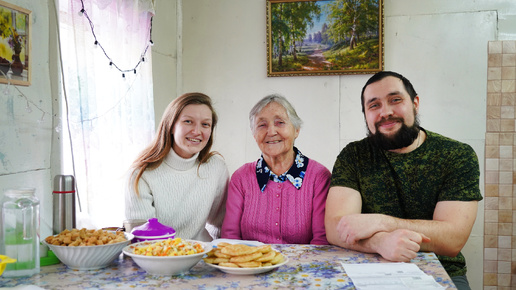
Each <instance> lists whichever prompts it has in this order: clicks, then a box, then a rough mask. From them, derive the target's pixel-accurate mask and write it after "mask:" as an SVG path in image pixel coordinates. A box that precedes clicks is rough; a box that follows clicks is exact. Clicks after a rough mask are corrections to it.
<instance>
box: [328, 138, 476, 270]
mask: <svg viewBox="0 0 516 290" xmlns="http://www.w3.org/2000/svg"><path fill="white" fill-rule="evenodd" d="M425 132H426V133H427V139H426V141H425V142H424V143H423V144H421V146H419V148H417V149H415V150H414V151H412V152H409V153H406V154H398V153H392V152H389V151H385V150H382V149H380V148H378V147H376V146H375V145H374V144H373V143H372V142H371V141H370V140H369V139H368V138H365V139H362V140H360V141H356V142H352V143H350V144H348V145H347V146H346V147H345V148H344V149H343V150H342V151H341V152H340V154H339V156H338V157H337V160H336V161H335V165H334V167H333V172H332V179H331V185H330V186H343V187H350V188H353V189H355V190H357V191H358V192H360V194H361V196H362V213H381V214H386V215H390V216H394V217H398V218H402V219H424V220H432V218H433V213H434V209H435V206H436V204H437V202H439V201H446V200H457V201H471V200H482V194H481V193H480V188H479V176H480V171H479V166H478V158H477V155H476V153H475V151H474V150H473V148H471V146H469V145H467V144H465V143H461V142H458V141H456V140H453V139H450V138H447V137H444V136H442V135H439V134H437V133H433V132H430V131H426V130H425ZM438 257H439V260H440V261H441V263H442V264H443V266H444V268H445V269H446V271H447V272H448V275H450V276H451V277H453V276H459V275H464V274H466V260H465V258H464V256H463V255H462V253H459V254H458V255H457V256H456V257H447V256H438Z"/></svg>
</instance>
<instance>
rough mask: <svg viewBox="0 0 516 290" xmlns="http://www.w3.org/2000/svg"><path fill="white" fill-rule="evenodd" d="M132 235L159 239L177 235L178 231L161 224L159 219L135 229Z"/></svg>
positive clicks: (149, 220)
mask: <svg viewBox="0 0 516 290" xmlns="http://www.w3.org/2000/svg"><path fill="white" fill-rule="evenodd" d="M131 234H133V235H135V236H139V237H157V236H165V235H175V234H176V230H174V229H173V228H171V227H169V226H166V225H164V224H161V223H160V222H158V219H157V218H150V219H148V221H147V222H146V223H144V224H143V225H141V226H137V227H135V228H134V229H133V230H132V231H131Z"/></svg>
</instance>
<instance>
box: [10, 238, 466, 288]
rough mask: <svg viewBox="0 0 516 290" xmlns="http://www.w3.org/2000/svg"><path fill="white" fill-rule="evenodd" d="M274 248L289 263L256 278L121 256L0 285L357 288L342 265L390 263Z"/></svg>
mask: <svg viewBox="0 0 516 290" xmlns="http://www.w3.org/2000/svg"><path fill="white" fill-rule="evenodd" d="M273 247H274V249H275V250H277V251H280V252H281V253H282V254H284V255H285V256H286V257H287V258H288V262H287V263H285V264H283V265H281V266H279V267H277V268H275V269H273V270H271V271H269V272H266V273H260V274H247V275H238V274H228V273H225V272H222V271H220V270H219V269H216V268H214V267H211V266H209V265H207V264H206V263H205V262H204V261H203V260H200V261H199V263H197V264H196V265H195V266H194V267H193V268H191V269H190V270H189V271H188V272H186V273H183V274H179V275H175V276H156V275H150V274H147V273H146V272H145V271H144V270H143V269H141V268H140V267H139V266H138V265H137V264H136V263H135V262H134V261H133V260H132V258H131V257H129V256H126V255H125V254H123V253H122V254H120V256H119V257H118V258H117V259H115V260H114V261H113V263H112V264H110V265H109V266H108V267H106V268H102V269H97V270H73V269H70V268H68V267H67V266H66V265H64V264H62V263H58V264H55V265H49V266H43V267H41V270H40V273H38V274H34V275H33V276H30V277H19V278H5V277H1V276H0V287H7V288H15V289H38V288H41V289H111V288H120V289H134V288H146V289H163V288H171V289H263V288H271V289H282V288H283V289H284V288H286V289H356V288H355V285H354V284H353V281H352V279H351V277H350V276H349V275H348V274H347V273H346V271H345V269H344V265H347V264H367V263H392V262H390V261H387V260H385V259H383V258H382V257H381V256H380V255H377V254H369V253H362V252H357V251H353V250H349V249H345V248H341V247H337V246H332V245H306V244H301V245H299V244H277V245H273ZM410 264H415V265H416V266H417V267H418V268H419V269H420V270H421V271H423V272H424V273H425V274H426V275H429V276H431V277H433V278H434V279H435V281H436V282H437V283H438V284H439V285H438V286H442V288H443V289H455V288H456V287H455V285H454V284H453V282H452V280H451V278H450V276H449V275H448V274H447V272H446V271H445V269H444V268H443V266H442V265H441V263H440V262H439V260H438V258H437V256H436V255H435V254H433V253H426V252H419V253H418V255H417V257H416V258H414V259H412V260H411V261H410Z"/></svg>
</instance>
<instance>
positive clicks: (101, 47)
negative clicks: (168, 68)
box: [79, 0, 154, 78]
mask: <svg viewBox="0 0 516 290" xmlns="http://www.w3.org/2000/svg"><path fill="white" fill-rule="evenodd" d="M79 15H81V16H84V17H86V19H87V20H88V22H89V24H90V28H91V33H92V35H93V38H94V39H95V42H94V45H95V46H96V47H100V49H101V50H102V52H103V53H104V55H105V56H106V58H107V59H108V60H109V66H110V67H115V68H116V69H117V70H118V71H120V72H121V73H122V77H123V78H125V74H126V73H127V72H134V74H136V69H137V68H138V66H140V64H141V63H142V62H145V55H146V54H147V51H148V50H149V47H151V46H153V45H154V42H153V41H152V18H153V17H151V19H150V29H149V43H148V44H147V46H145V49H144V50H143V52H142V54H141V56H140V59H139V61H138V63H136V65H135V66H134V68H132V69H121V68H120V67H119V66H118V65H116V64H115V63H114V62H113V60H112V59H111V57H109V55H108V54H107V52H106V50H105V49H104V47H103V46H102V44H101V43H100V42H99V41H98V39H97V35H96V34H95V29H94V25H93V22H92V21H91V19H90V17H89V16H88V13H87V11H86V9H85V8H84V2H83V0H81V10H80V11H79Z"/></svg>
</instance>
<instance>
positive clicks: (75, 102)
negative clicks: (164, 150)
mask: <svg viewBox="0 0 516 290" xmlns="http://www.w3.org/2000/svg"><path fill="white" fill-rule="evenodd" d="M153 7H154V3H153V1H152V0H84V1H80V0H59V42H60V48H61V61H62V74H63V78H62V89H63V90H62V94H61V95H62V97H63V106H62V111H63V112H62V114H61V116H62V117H61V123H60V124H59V125H58V127H57V128H56V129H57V130H58V131H60V132H61V133H62V139H63V146H64V148H65V149H64V150H63V153H62V158H63V162H62V164H63V168H64V169H63V171H66V172H63V173H61V174H74V175H75V178H76V183H77V190H78V196H79V200H80V209H79V207H77V209H76V212H77V216H78V220H77V227H79V228H82V227H87V228H92V227H94V228H101V227H117V226H122V222H123V213H124V197H123V188H124V185H125V184H124V183H125V182H126V181H125V180H124V175H125V173H126V171H127V169H128V167H129V166H130V164H131V162H132V161H133V160H134V158H135V157H136V155H137V153H138V152H139V151H140V150H142V149H143V147H144V146H146V145H147V144H148V143H149V142H150V140H151V139H152V137H153V135H154V108H153V98H152V92H153V91H152V66H151V60H152V59H151V48H150V44H151V17H152V16H153V13H154V10H153ZM82 9H84V13H81V12H80V11H81V10H82ZM88 17H89V19H90V20H91V23H90V21H89V20H88ZM122 74H124V75H125V77H122ZM66 104H67V108H66ZM68 132H69V136H68ZM67 146H68V147H69V148H66V147H67ZM67 166H68V168H67ZM77 204H78V203H77ZM78 206H79V204H78Z"/></svg>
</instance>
